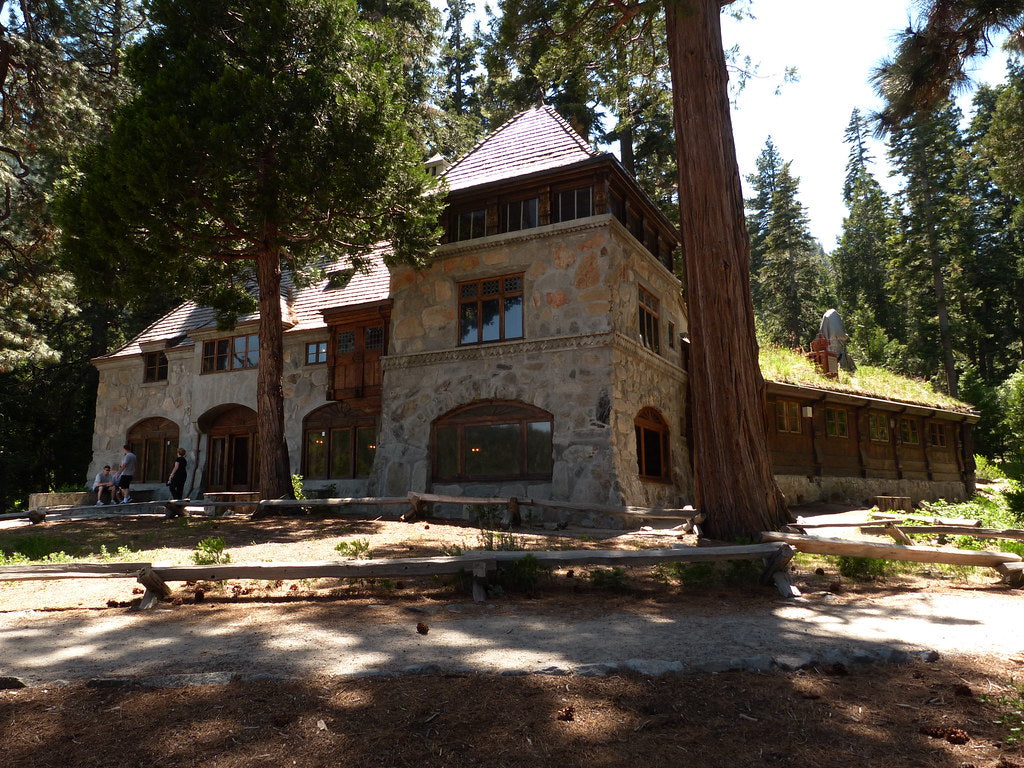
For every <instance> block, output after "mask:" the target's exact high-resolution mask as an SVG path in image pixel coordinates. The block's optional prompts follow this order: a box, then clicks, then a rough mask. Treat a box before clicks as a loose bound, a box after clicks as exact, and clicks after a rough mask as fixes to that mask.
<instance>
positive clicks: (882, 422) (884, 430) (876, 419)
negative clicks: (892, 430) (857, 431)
mask: <svg viewBox="0 0 1024 768" xmlns="http://www.w3.org/2000/svg"><path fill="white" fill-rule="evenodd" d="M868 440H869V441H870V442H872V443H888V442H891V441H890V440H889V417H888V416H887V415H885V414H884V413H868Z"/></svg>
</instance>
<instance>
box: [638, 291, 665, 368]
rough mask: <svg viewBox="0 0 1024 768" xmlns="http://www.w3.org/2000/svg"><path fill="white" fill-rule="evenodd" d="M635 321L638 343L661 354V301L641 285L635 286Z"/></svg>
mask: <svg viewBox="0 0 1024 768" xmlns="http://www.w3.org/2000/svg"><path fill="white" fill-rule="evenodd" d="M637 290H638V294H637V323H638V324H639V326H640V343H641V344H643V345H644V346H645V347H647V349H649V350H651V351H652V352H654V353H655V354H658V355H660V354H661V301H660V300H659V299H658V297H657V296H655V295H654V294H653V293H651V292H650V291H648V290H647V289H646V288H644V287H643V286H642V285H641V286H637Z"/></svg>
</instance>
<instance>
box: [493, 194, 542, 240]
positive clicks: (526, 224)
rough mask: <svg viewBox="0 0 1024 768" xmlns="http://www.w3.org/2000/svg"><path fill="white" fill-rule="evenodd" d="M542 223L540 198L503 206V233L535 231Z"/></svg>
mask: <svg viewBox="0 0 1024 768" xmlns="http://www.w3.org/2000/svg"><path fill="white" fill-rule="evenodd" d="M539 223H540V198H539V197H531V198H530V199H528V200H517V201H516V202H514V203H505V204H504V205H503V206H501V231H502V232H518V231H519V230H520V229H533V228H534V227H536V226H537V225H538V224H539Z"/></svg>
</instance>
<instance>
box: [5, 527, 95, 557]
mask: <svg viewBox="0 0 1024 768" xmlns="http://www.w3.org/2000/svg"><path fill="white" fill-rule="evenodd" d="M67 550H70V551H71V553H72V555H76V556H77V555H78V554H79V549H78V548H77V547H76V546H75V543H74V542H73V541H71V539H66V538H63V537H61V536H46V535H40V534H33V535H30V536H22V537H21V538H12V539H4V540H0V553H2V554H3V555H4V556H17V557H21V558H24V561H33V560H41V561H45V562H51V563H66V562H69V561H71V560H73V559H74V557H72V555H69V554H68V553H67ZM9 564H13V563H9Z"/></svg>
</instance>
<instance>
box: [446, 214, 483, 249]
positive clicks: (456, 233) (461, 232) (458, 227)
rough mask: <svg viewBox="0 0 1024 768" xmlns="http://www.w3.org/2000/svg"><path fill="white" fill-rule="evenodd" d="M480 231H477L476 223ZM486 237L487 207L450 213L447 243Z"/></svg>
mask: <svg viewBox="0 0 1024 768" xmlns="http://www.w3.org/2000/svg"><path fill="white" fill-rule="evenodd" d="M478 221H479V223H480V226H481V229H479V230H478V229H477V223H478ZM486 236H487V207H486V206H484V207H483V208H465V209H462V210H460V211H452V212H451V219H450V224H449V227H448V242H450V243H461V242H463V241H465V240H476V239H478V238H481V237H486Z"/></svg>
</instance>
